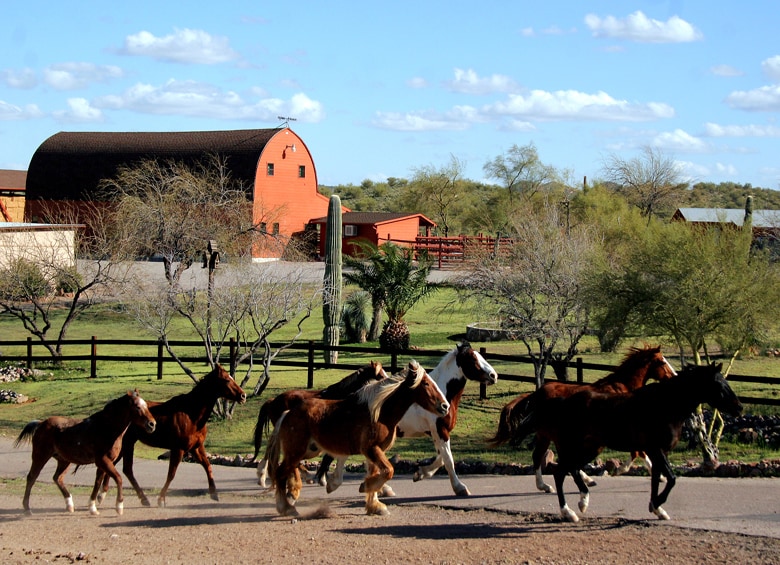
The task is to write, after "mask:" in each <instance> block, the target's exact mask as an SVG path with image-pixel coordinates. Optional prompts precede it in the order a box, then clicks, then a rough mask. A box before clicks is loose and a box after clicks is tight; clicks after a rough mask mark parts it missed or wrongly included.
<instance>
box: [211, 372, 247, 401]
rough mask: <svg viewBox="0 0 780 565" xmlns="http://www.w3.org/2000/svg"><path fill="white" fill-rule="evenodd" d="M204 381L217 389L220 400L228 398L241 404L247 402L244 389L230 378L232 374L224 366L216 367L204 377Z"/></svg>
mask: <svg viewBox="0 0 780 565" xmlns="http://www.w3.org/2000/svg"><path fill="white" fill-rule="evenodd" d="M203 380H204V381H208V382H210V383H211V384H212V385H213V386H214V387H215V389H216V391H217V396H219V397H220V398H227V399H228V400H232V401H233V402H238V403H239V404H243V403H244V402H246V393H245V392H244V389H242V388H241V387H240V386H239V385H238V383H237V382H236V380H235V379H234V378H233V377H231V376H230V373H228V372H227V371H226V370H225V369H223V368H222V365H217V366H216V367H214V370H213V371H211V372H210V373H209V374H208V375H206V376H205V377H203Z"/></svg>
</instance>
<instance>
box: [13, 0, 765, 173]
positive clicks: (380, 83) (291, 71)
mask: <svg viewBox="0 0 780 565" xmlns="http://www.w3.org/2000/svg"><path fill="white" fill-rule="evenodd" d="M374 4H377V5H374ZM2 16H3V17H2V19H0V41H1V42H2V45H1V48H0V168H4V169H27V167H28V165H29V162H30V159H31V158H32V155H33V153H34V152H35V150H36V149H37V148H38V146H39V145H40V144H41V143H43V141H44V140H46V139H47V138H48V137H49V136H51V135H53V134H55V133H57V132H59V131H193V130H220V129H249V128H269V127H276V126H278V125H280V123H281V122H280V120H279V119H278V117H279V116H290V117H293V118H295V119H296V120H295V121H294V122H290V125H291V127H292V128H293V129H294V130H295V131H296V132H297V133H298V134H299V135H300V136H301V137H302V138H303V140H304V141H305V142H306V144H307V146H308V147H309V150H310V151H311V153H312V155H313V157H314V162H315V166H316V168H317V173H318V180H319V182H320V183H321V184H326V185H334V184H347V183H354V184H359V183H360V182H361V181H362V180H363V179H371V180H374V181H384V180H386V179H387V178H388V177H406V178H409V177H411V176H412V174H413V171H414V169H417V168H421V167H428V166H433V167H441V166H444V165H446V164H448V163H449V161H450V159H451V156H454V157H456V158H457V159H458V160H459V161H460V162H461V163H462V164H463V165H464V176H465V177H466V178H470V179H473V180H486V179H485V176H484V172H483V165H484V164H485V162H487V161H489V160H492V159H493V158H495V157H496V156H498V155H501V154H504V153H505V152H506V151H507V150H508V149H509V148H510V147H511V146H512V145H513V144H517V145H525V144H527V143H530V142H532V143H534V144H535V145H536V147H537V149H538V151H539V156H540V158H541V160H542V161H543V162H544V163H545V164H548V165H552V166H555V167H556V168H558V169H561V170H567V171H568V172H569V178H570V179H571V181H572V182H573V183H574V184H577V185H578V184H579V183H581V182H582V178H583V176H587V177H588V178H589V179H594V178H598V177H599V176H600V175H601V172H602V166H603V163H604V161H605V159H606V158H607V157H609V156H611V155H618V156H620V157H623V158H633V157H634V156H638V155H639V152H640V149H641V148H642V147H643V146H647V145H649V146H653V147H656V148H658V149H661V150H663V151H664V152H665V153H666V154H668V155H669V156H671V157H673V158H674V159H675V160H676V161H677V162H678V163H679V166H680V167H681V171H682V172H683V175H684V176H685V178H687V179H690V180H691V181H693V182H697V181H708V182H722V181H734V182H740V183H752V184H753V185H754V186H760V187H765V188H773V189H780V123H778V117H779V116H780V42H778V40H777V39H776V38H777V24H778V21H779V18H778V16H780V6H778V4H777V3H776V0H766V1H751V0H746V1H745V2H741V3H737V2H730V1H729V2H725V1H720V0H716V1H714V2H713V1H710V2H700V1H693V0H689V1H683V0H677V1H654V0H648V1H644V2H625V1H599V2H595V1H590V2H583V1H581V0H568V1H555V0H550V1H548V2H545V3H541V2H533V3H532V2H527V1H520V0H517V1H511V2H510V1H504V2H498V1H491V0H483V1H481V2H473V1H470V2H461V1H459V0H450V1H448V2H438V1H425V0H418V1H416V2H407V1H405V0H397V1H396V2H383V3H381V4H380V3H372V2H363V3H355V2H340V1H330V2H321V1H319V2H314V1H299V2H294V3H292V2H264V1H253V2H243V1H231V2H221V3H205V4H204V3H192V2H187V3H183V2H174V1H170V2H165V1H159V0H158V1H156V2H150V1H148V0H135V1H134V2H105V1H101V2H93V1H82V2H48V1H46V2H43V1H40V0H30V1H25V2H6V3H4V6H3V10H2ZM773 38H775V39H773Z"/></svg>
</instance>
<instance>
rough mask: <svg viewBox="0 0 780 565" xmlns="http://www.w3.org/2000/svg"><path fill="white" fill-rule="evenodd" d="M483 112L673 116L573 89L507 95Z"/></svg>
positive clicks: (660, 108)
mask: <svg viewBox="0 0 780 565" xmlns="http://www.w3.org/2000/svg"><path fill="white" fill-rule="evenodd" d="M484 111H485V113H487V114H498V115H506V116H513V117H524V118H526V119H537V120H607V121H646V120H656V119H659V118H670V117H672V116H674V109H673V108H672V107H671V106H669V105H668V104H664V103H660V102H648V103H644V104H636V103H630V102H627V101H625V100H616V99H615V98H613V97H611V96H610V95H609V94H607V93H605V92H597V93H596V94H588V93H585V92H579V91H576V90H558V91H555V92H547V91H544V90H533V91H531V92H530V93H529V94H527V95H520V94H510V95H509V97H508V98H507V100H506V101H504V102H498V103H495V104H491V105H489V106H486V107H485V108H484Z"/></svg>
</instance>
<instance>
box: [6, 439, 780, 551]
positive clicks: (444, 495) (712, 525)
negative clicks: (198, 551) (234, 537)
mask: <svg viewBox="0 0 780 565" xmlns="http://www.w3.org/2000/svg"><path fill="white" fill-rule="evenodd" d="M11 440H12V438H10V437H0V478H3V479H16V478H23V477H25V475H26V474H27V471H28V470H29V466H30V448H29V446H24V447H20V448H19V449H14V448H13V445H12V441H11ZM135 470H136V476H137V477H138V478H139V481H140V482H141V484H142V485H143V486H144V487H145V488H149V489H150V490H153V492H155V493H156V492H157V490H159V488H160V487H161V486H162V485H163V483H164V482H165V474H166V472H167V463H166V462H164V461H156V460H146V459H137V460H136V462H135ZM53 472H54V464H53V461H50V462H49V463H48V464H47V466H46V467H45V468H44V470H43V472H42V473H41V477H40V478H39V481H40V480H43V481H51V476H52V473H53ZM214 477H215V480H216V483H217V488H218V490H219V491H220V492H223V493H231V494H234V495H238V496H254V497H256V496H258V495H259V494H260V493H261V490H260V487H258V486H257V484H256V475H255V470H254V469H253V468H245V467H227V466H221V465H218V466H215V467H214ZM462 479H463V480H464V482H466V484H467V485H468V486H469V489H470V490H471V492H472V496H470V497H465V498H463V497H456V496H454V495H453V494H452V490H451V488H450V484H449V480H448V479H447V477H446V475H437V476H436V477H434V478H433V479H430V480H427V481H420V482H416V483H415V482H413V481H412V480H411V477H410V476H406V475H400V476H398V477H396V478H395V479H393V481H392V482H391V484H392V486H393V488H394V490H395V492H396V495H397V496H396V497H395V498H392V499H389V500H388V503H389V505H390V506H392V505H396V504H406V505H416V504H429V505H434V506H439V507H444V508H454V509H463V508H486V509H493V510H498V511H505V512H520V513H522V512H534V513H535V512H544V513H549V514H552V515H555V516H558V502H557V497H556V496H555V495H550V494H543V493H539V492H538V491H536V489H535V487H534V480H533V477H530V476H519V477H518V476H503V475H470V476H463V477H462ZM360 480H361V477H360V476H358V475H350V476H348V477H347V480H346V481H345V483H344V485H343V486H342V487H341V488H340V489H339V490H337V491H336V492H335V493H332V494H330V495H327V494H325V491H324V489H323V488H322V487H320V486H316V485H306V486H305V487H304V491H303V493H302V495H301V498H300V500H299V502H298V507H299V509H300V510H301V512H305V511H307V509H308V510H313V509H314V508H316V505H317V502H316V499H319V498H323V497H330V498H338V499H357V500H361V501H362V495H360V494H358V484H359V483H360ZM93 481H94V467H93V466H88V467H86V468H84V469H82V470H81V471H80V472H78V473H76V474H68V475H67V476H66V483H67V484H69V485H73V484H78V485H91V484H92V482H93ZM598 483H599V484H598V486H596V487H594V488H593V489H592V490H591V498H590V508H589V510H588V515H589V516H597V517H623V518H626V519H631V520H655V519H656V518H655V517H654V516H653V515H652V514H650V513H649V512H648V511H647V504H648V500H649V492H650V481H649V479H648V478H646V477H601V478H599V479H598ZM171 486H172V489H171V491H170V493H169V496H168V503H169V505H175V504H176V497H177V496H182V495H184V494H186V495H188V498H187V501H188V502H187V503H188V504H191V503H193V500H198V498H197V496H198V494H201V493H202V500H203V503H204V504H206V503H209V502H211V501H210V499H209V498H208V496H207V493H206V480H205V475H204V473H203V470H202V469H201V467H200V465H195V464H192V463H183V464H182V465H181V466H180V467H179V470H178V472H177V474H176V478H175V480H174V481H173V483H172V485H171ZM575 490H576V489H575V487H574V485H573V483H572V482H571V481H567V498H568V501H569V506H571V507H572V508H574V507H576V503H577V500H578V497H577V494H576V492H575ZM569 493H571V494H569ZM34 496H35V490H33V497H34ZM130 496H134V495H133V494H132V491H131V492H129V493H127V494H126V497H130ZM193 496H195V497H196V498H195V499H193V498H191V497H193ZM76 502H77V506H81V507H85V506H86V504H87V500H78V499H77V501H76ZM33 504H34V503H33ZM664 508H665V509H666V510H667V512H669V514H670V515H671V516H672V524H673V525H675V526H679V527H686V528H698V529H708V530H718V531H723V532H732V533H742V534H750V535H760V536H767V537H773V538H780V479H719V478H690V477H681V478H680V479H678V482H677V485H676V486H675V489H674V490H673V491H672V494H671V497H670V499H669V501H668V502H667V503H666V504H665V505H664ZM10 510H13V509H0V512H2V511H10ZM19 510H20V511H21V499H20V500H19ZM586 519H587V518H586Z"/></svg>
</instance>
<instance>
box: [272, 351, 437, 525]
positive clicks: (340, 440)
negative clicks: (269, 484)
mask: <svg viewBox="0 0 780 565" xmlns="http://www.w3.org/2000/svg"><path fill="white" fill-rule="evenodd" d="M414 403H417V404H419V405H420V406H422V407H423V408H425V409H426V410H429V411H430V412H436V413H437V414H440V415H442V416H443V415H445V414H447V411H448V410H449V407H450V405H449V402H447V399H446V398H445V397H444V394H443V393H442V391H441V390H440V389H439V387H438V386H437V385H436V383H435V382H434V381H433V379H431V378H430V376H429V375H428V373H426V372H425V370H424V369H423V368H422V367H421V366H420V365H419V364H417V362H415V361H412V362H411V363H409V365H408V367H407V368H406V369H405V370H404V371H403V372H402V373H400V374H398V375H394V376H392V377H388V378H386V379H384V380H381V381H376V382H375V383H371V384H368V385H366V386H365V387H363V388H362V389H360V390H359V391H358V392H356V393H353V394H351V395H349V396H347V397H346V398H344V399H342V400H324V399H321V398H308V399H305V400H303V401H302V402H301V403H300V404H298V405H297V406H294V407H293V408H291V409H290V410H289V411H287V412H285V413H284V415H283V416H282V417H281V418H280V419H279V421H278V422H277V424H276V428H275V430H274V433H273V435H272V436H271V440H270V442H269V444H268V447H267V449H266V454H265V458H266V459H267V460H268V464H269V466H270V468H271V471H270V474H271V477H272V478H273V481H274V485H275V486H276V510H277V511H278V512H279V514H281V515H282V516H288V515H297V514H298V511H297V510H296V509H295V506H294V505H295V502H296V501H297V499H298V496H299V495H300V491H301V487H302V483H301V477H300V472H299V471H298V465H299V463H300V462H301V461H302V460H304V459H310V458H312V457H316V456H317V455H319V454H320V453H322V452H327V453H330V454H331V455H333V456H334V457H336V458H337V459H338V458H341V457H347V456H349V455H363V456H364V457H365V458H366V468H367V472H366V478H365V481H364V482H363V484H362V485H361V489H360V491H361V492H365V493H366V513H367V514H387V507H386V506H385V505H384V504H383V503H381V502H380V501H379V498H378V493H379V491H380V490H381V489H382V485H384V484H385V482H387V481H388V480H390V479H391V478H392V477H393V466H392V465H391V464H390V462H389V461H388V459H387V456H386V455H385V451H386V450H387V449H388V448H389V447H390V446H391V445H392V444H393V441H394V440H395V431H396V426H397V425H398V422H400V420H401V418H402V417H403V415H404V414H405V413H406V411H407V410H408V409H409V407H410V406H411V405H412V404H414ZM282 452H283V453H284V459H283V460H282V461H281V462H280V461H279V458H280V455H281V453H282Z"/></svg>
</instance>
